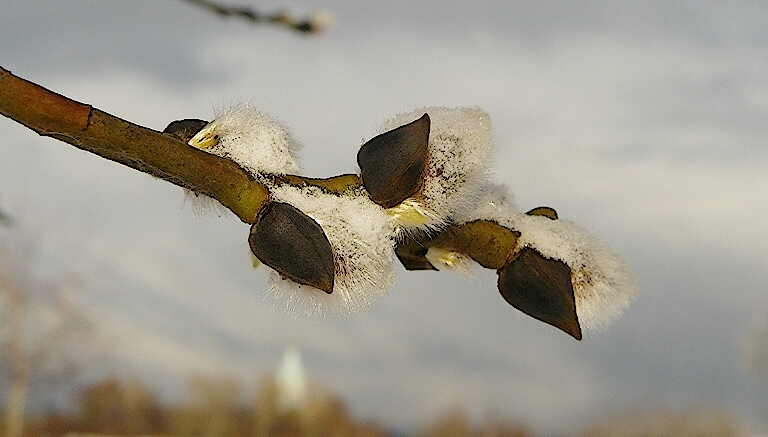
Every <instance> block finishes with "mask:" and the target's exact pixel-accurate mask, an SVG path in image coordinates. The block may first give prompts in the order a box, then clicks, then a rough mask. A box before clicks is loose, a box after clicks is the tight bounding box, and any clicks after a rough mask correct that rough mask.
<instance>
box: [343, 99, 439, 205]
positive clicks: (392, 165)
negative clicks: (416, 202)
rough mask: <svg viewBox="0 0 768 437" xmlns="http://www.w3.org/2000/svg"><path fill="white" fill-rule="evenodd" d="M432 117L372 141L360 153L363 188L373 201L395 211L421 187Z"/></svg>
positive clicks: (426, 116) (409, 124) (385, 133)
mask: <svg viewBox="0 0 768 437" xmlns="http://www.w3.org/2000/svg"><path fill="white" fill-rule="evenodd" d="M429 125H430V120H429V115H427V114H424V115H423V116H422V117H421V118H419V119H418V120H416V121H414V122H411V123H408V124H406V125H403V126H400V127H398V128H396V129H392V130H391V131H387V132H384V133H383V134H381V135H378V136H375V137H373V138H371V139H370V140H369V141H368V142H366V143H365V144H363V146H362V147H360V150H359V151H358V152H357V164H358V165H359V166H360V174H361V176H362V179H363V185H364V186H365V189H366V190H368V193H369V194H370V196H371V199H372V200H373V201H374V202H376V203H378V204H379V205H381V206H383V207H384V208H392V207H394V206H397V205H399V204H400V203H401V202H402V201H403V200H405V199H407V198H409V197H411V196H413V195H414V194H416V192H417V191H419V189H420V188H421V186H422V180H421V178H422V175H423V174H424V171H425V169H426V166H427V157H428V151H429V149H428V147H427V146H428V144H429Z"/></svg>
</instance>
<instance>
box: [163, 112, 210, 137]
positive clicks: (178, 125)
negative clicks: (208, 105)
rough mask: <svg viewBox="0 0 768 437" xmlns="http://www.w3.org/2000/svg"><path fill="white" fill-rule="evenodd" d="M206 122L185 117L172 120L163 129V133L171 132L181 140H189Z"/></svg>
mask: <svg viewBox="0 0 768 437" xmlns="http://www.w3.org/2000/svg"><path fill="white" fill-rule="evenodd" d="M207 124H208V122H207V121H205V120H199V119H196V118H185V119H184V120H176V121H172V122H170V123H169V124H168V126H166V127H165V129H164V130H163V133H164V134H171V135H173V136H175V137H176V138H178V139H180V140H181V141H182V142H185V143H186V142H189V140H191V139H192V137H194V136H195V134H196V133H198V132H200V131H201V130H202V129H203V128H204V127H205V126H206V125H207Z"/></svg>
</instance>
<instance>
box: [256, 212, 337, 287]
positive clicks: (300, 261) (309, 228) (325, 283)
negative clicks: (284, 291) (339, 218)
mask: <svg viewBox="0 0 768 437" xmlns="http://www.w3.org/2000/svg"><path fill="white" fill-rule="evenodd" d="M248 243H249V244H250V246H251V251H252V252H253V254H254V255H255V256H256V258H258V259H259V261H261V262H262V263H264V264H265V265H267V266H269V267H271V268H272V269H274V270H275V271H277V272H278V273H280V274H281V275H283V276H285V277H286V278H288V279H290V280H292V281H294V282H297V283H299V284H304V285H309V286H312V287H315V288H318V289H320V290H323V291H324V292H326V293H328V294H330V293H332V292H333V278H334V262H333V248H332V247H331V243H330V242H329V241H328V237H327V236H326V235H325V232H324V231H323V228H322V227H320V225H319V224H318V223H317V222H316V221H315V220H313V219H312V218H311V217H309V216H308V215H306V214H304V213H303V212H301V211H300V210H299V209H297V208H295V207H294V206H292V205H289V204H287V203H282V202H272V203H270V204H269V205H268V206H267V207H266V209H265V211H264V213H263V215H262V216H261V219H260V220H259V221H257V222H256V223H254V225H253V226H252V227H251V234H250V236H249V237H248Z"/></svg>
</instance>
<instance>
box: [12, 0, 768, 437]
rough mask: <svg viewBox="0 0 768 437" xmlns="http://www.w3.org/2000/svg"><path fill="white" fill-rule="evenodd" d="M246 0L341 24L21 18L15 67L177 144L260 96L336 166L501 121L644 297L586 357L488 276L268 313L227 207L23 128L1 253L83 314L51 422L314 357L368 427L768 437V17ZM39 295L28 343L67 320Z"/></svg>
mask: <svg viewBox="0 0 768 437" xmlns="http://www.w3.org/2000/svg"><path fill="white" fill-rule="evenodd" d="M236 4H249V5H251V6H253V7H254V8H255V9H257V10H259V11H263V12H273V11H275V10H280V9H285V10H286V11H288V12H290V13H291V14H296V15H298V16H302V14H311V13H313V12H315V11H316V10H318V9H327V10H330V11H332V12H333V13H334V14H335V16H336V24H335V26H334V27H333V28H332V29H330V30H329V31H328V32H326V33H323V34H320V35H315V36H306V35H302V34H298V33H296V32H292V31H290V30H286V29H284V28H279V27H275V26H269V25H259V26H253V25H251V24H249V23H247V22H245V21H242V20H237V19H230V20H223V19H220V18H219V17H217V16H215V15H213V14H211V13H210V12H207V11H205V10H203V9H200V8H198V7H195V6H193V5H191V4H189V3H187V2H182V1H174V0H166V1H156V0H152V1H149V0H146V1H139V0H132V1H123V2H115V1H112V2H104V1H80V0H78V1H75V0H73V1H67V2H50V1H42V0H40V1H36V0H25V1H5V2H3V3H2V4H0V65H2V66H3V67H4V68H6V69H9V70H11V71H12V72H13V73H14V74H16V75H18V76H21V77H23V78H26V79H28V80H31V81H33V82H36V83H38V84H41V85H43V86H45V87H47V88H49V89H51V90H54V91H56V92H58V93H61V94H63V95H65V96H68V97H70V98H73V99H75V100H78V101H81V102H85V103H89V104H92V105H93V106H95V107H97V108H99V109H102V110H104V111H107V112H109V113H111V114H114V115H116V116H118V117H121V118H124V119H126V120H130V121H132V122H135V123H138V124H141V125H144V126H147V127H150V128H154V129H157V130H162V129H163V128H164V127H165V125H166V124H167V123H168V122H170V121H172V120H175V119H181V118H203V119H210V118H211V117H212V115H213V111H214V108H222V107H226V105H228V104H231V103H234V102H241V101H250V102H251V103H252V104H253V105H254V106H257V107H258V108H260V109H262V110H264V111H265V112H268V113H270V114H272V115H274V116H276V117H278V118H279V119H280V120H282V121H284V122H285V123H286V124H288V125H289V126H290V128H291V130H292V132H293V134H294V135H295V137H296V138H297V139H298V140H299V141H300V142H301V143H303V144H304V148H303V150H302V152H301V158H302V159H301V161H302V163H303V171H304V174H306V175H309V176H314V177H327V176H332V175H337V174H341V173H351V172H356V171H357V167H356V162H355V153H356V150H357V148H358V147H359V145H360V144H361V142H362V141H364V140H366V139H369V138H370V137H371V136H372V135H373V134H374V133H375V132H376V128H377V126H378V124H379V123H381V122H382V121H383V120H384V119H386V118H387V117H388V116H391V115H394V114H396V113H398V112H404V111H411V110H413V109H414V108H416V107H421V106H428V105H444V106H474V105H477V106H480V107H481V108H483V109H485V110H486V111H487V112H488V113H489V114H490V116H491V120H492V121H493V123H494V129H495V140H496V145H497V149H498V153H497V157H498V158H497V160H496V163H495V169H494V170H495V177H496V178H497V180H498V181H500V182H503V183H505V184H508V185H509V186H510V188H511V190H512V191H513V192H514V193H515V200H516V203H517V204H518V205H519V207H520V208H521V209H523V210H527V209H530V208H533V207H536V206H540V205H547V206H552V207H554V208H556V209H557V211H558V213H559V214H560V216H561V217H563V218H568V219H571V220H574V221H576V222H578V223H580V224H582V225H583V226H585V227H588V228H590V229H592V230H594V231H595V232H596V233H597V234H598V235H600V236H601V237H602V238H603V239H604V240H606V241H607V242H608V243H610V244H611V245H612V246H613V247H614V248H615V249H616V250H618V251H619V252H621V253H623V254H624V255H625V256H626V258H627V259H628V261H629V262H630V264H631V265H632V266H633V268H634V269H635V272H636V274H637V276H638V278H639V282H640V286H641V290H642V292H641V295H640V297H639V299H638V300H637V302H635V304H634V305H633V306H631V307H630V308H629V310H628V311H627V312H626V314H625V315H624V316H623V317H622V318H621V319H619V321H618V322H616V323H615V324H614V325H613V326H611V327H610V328H609V329H608V330H607V331H605V332H598V333H593V334H592V335H587V336H586V337H585V339H584V341H582V342H576V341H574V340H573V339H571V338H570V337H568V336H567V335H566V334H564V333H562V332H559V331H557V330H555V329H554V328H551V327H549V326H548V325H545V324H543V323H540V322H537V321H535V320H533V319H531V318H529V317H527V316H525V315H523V314H522V313H519V312H517V311H516V310H514V309H513V308H512V307H510V306H508V305H507V304H506V303H505V302H504V301H503V299H502V298H501V296H500V295H499V293H498V291H496V286H495V284H496V275H495V273H494V272H490V271H488V272H482V273H480V274H478V275H477V276H476V277H475V278H472V279H463V278H460V277H458V276H455V275H451V274H446V273H442V274H437V273H433V272H421V273H408V272H405V271H404V270H403V269H402V268H400V272H399V274H398V283H397V285H396V286H395V287H394V288H393V289H392V290H391V292H390V293H389V295H388V296H386V297H384V298H382V299H380V300H379V301H378V302H376V304H375V305H374V306H373V308H372V309H371V310H370V311H368V312H364V313H362V314H360V315H357V316H355V317H353V318H350V319H349V320H319V319H314V318H309V319H307V318H300V319H297V318H296V317H294V316H292V315H286V314H285V313H284V311H282V308H281V307H279V306H278V307H275V306H274V305H273V300H272V299H271V297H269V296H267V297H266V298H265V297H264V293H263V289H264V286H265V274H264V272H262V271H258V270H257V271H252V269H251V266H250V258H249V256H248V246H247V243H246V238H247V232H248V227H247V226H246V225H244V224H242V223H240V222H239V221H238V220H237V219H236V218H235V217H234V216H233V215H231V214H229V213H225V214H224V216H223V217H222V218H219V217H216V216H215V215H214V216H213V217H212V218H209V219H201V218H197V217H195V216H194V214H193V212H192V208H191V207H190V205H189V204H188V203H185V201H184V197H183V195H182V190H181V189H180V188H178V187H176V186H173V185H170V184H168V183H165V182H162V181H158V180H154V179H152V178H151V177H149V176H147V175H145V174H143V173H139V172H137V171H134V170H131V169H128V168H126V167H122V166H120V165H118V164H115V163H113V162H109V161H106V160H104V159H102V158H99V157H96V156H94V155H90V154H88V153H86V152H82V151H79V150H77V149H75V148H73V147H72V146H69V145H67V144H64V143H61V142H58V141H55V140H53V139H49V138H42V137H38V136H37V135H36V134H34V133H33V132H32V131H30V130H27V129H26V128H23V127H22V126H20V125H18V124H16V123H14V122H13V121H11V120H9V119H6V118H1V119H0V133H1V134H2V135H0V211H3V213H4V214H5V215H7V216H8V217H10V218H11V219H12V220H13V222H12V226H3V227H0V232H1V233H2V237H3V241H4V242H5V243H3V244H5V245H6V246H7V247H12V248H15V249H12V250H7V251H5V252H0V253H3V257H2V258H0V263H5V264H6V265H12V268H11V269H10V271H12V272H15V273H16V274H18V275H19V276H21V277H24V278H27V279H26V280H27V281H29V283H30V284H32V285H29V286H28V287H27V288H29V289H35V290H37V289H39V288H40V287H38V286H36V285H34V284H36V283H46V284H49V283H57V284H59V285H60V286H61V287H62V288H66V289H67V290H69V291H68V292H67V293H66V295H67V296H68V297H67V299H66V301H67V302H68V304H67V305H66V310H67V311H70V312H71V313H72V314H75V315H76V316H77V318H78V320H84V321H87V323H85V322H84V323H81V324H79V325H78V327H77V329H79V331H78V330H75V331H72V332H75V333H79V334H78V335H76V336H74V337H75V338H77V339H78V340H76V341H75V343H73V344H76V347H75V346H73V347H66V348H63V349H65V350H64V351H60V352H61V353H59V354H53V355H55V357H53V358H49V359H48V360H50V361H52V362H53V364H56V365H57V366H59V367H61V368H62V369H65V371H64V370H62V371H59V370H55V369H58V368H59V367H56V366H53V367H54V368H55V369H54V370H55V371H45V370H40V371H39V372H37V374H39V375H43V376H45V375H47V376H45V377H42V376H41V377H40V382H39V384H36V380H34V379H33V384H32V385H31V387H32V390H31V392H30V394H29V395H30V399H29V401H30V402H29V410H30V411H33V412H34V411H37V412H46V411H48V412H50V411H66V410H67V409H68V408H70V409H71V408H73V407H72V400H71V397H70V396H68V395H69V394H72V393H76V392H79V391H81V390H82V388H83V387H85V386H86V385H87V384H97V383H99V381H104V378H106V377H109V376H110V375H114V378H116V380H115V381H116V382H115V384H118V385H119V384H120V383H125V381H140V382H141V384H143V385H145V386H146V387H148V390H149V389H151V391H152V392H153V393H156V396H158V402H162V403H165V404H168V405H172V404H174V403H177V402H182V401H184V400H185V399H188V396H189V390H188V389H187V388H188V387H189V386H190V378H192V379H193V380H194V379H195V378H197V379H198V380H201V379H202V380H205V381H207V380H210V379H211V378H219V379H221V380H226V381H230V383H232V384H236V385H237V386H239V387H242V393H244V394H243V395H242V397H243V398H249V397H251V396H252V395H253V393H254V392H255V391H257V390H258V388H257V387H259V386H260V385H259V384H260V383H261V381H263V379H264V377H265V375H269V374H271V373H272V372H273V371H274V370H275V369H276V368H277V367H278V365H279V363H280V360H281V357H282V354H283V351H284V350H285V349H286V347H287V346H288V345H289V344H294V345H296V346H297V347H298V348H300V350H301V353H302V356H303V364H304V368H305V370H306V373H307V375H308V378H309V379H310V380H311V381H314V382H315V383H317V384H321V385H322V386H324V387H327V388H328V389H329V390H331V391H333V392H334V393H336V394H337V395H338V396H339V397H340V398H342V399H345V400H346V402H347V404H348V406H349V411H350V414H352V415H354V416H355V417H358V418H361V420H371V421H375V422H377V423H380V424H382V425H383V426H384V427H385V428H386V429H388V430H393V431H398V432H411V431H414V430H418V429H421V428H422V427H423V426H424V425H425V424H426V423H428V422H431V421H434V420H437V419H438V418H439V417H441V415H443V414H445V413H446V412H448V411H461V412H463V413H462V414H463V415H464V418H465V419H466V420H467V421H469V422H470V423H479V422H481V421H483V420H485V418H487V417H495V418H502V419H504V420H509V421H515V422H517V423H522V424H525V425H526V426H527V427H529V428H530V429H531V430H534V431H535V432H537V433H542V434H545V435H546V434H553V433H557V434H561V435H565V434H569V435H570V434H571V433H574V432H576V431H579V430H582V429H588V428H590V427H591V426H593V425H591V424H599V423H602V422H605V421H610V420H615V419H612V418H615V417H617V415H619V416H622V417H624V415H627V414H629V415H631V414H635V413H631V414H630V413H623V412H626V411H635V412H637V411H641V412H642V411H656V410H657V409H664V410H669V411H675V412H678V413H679V412H682V413H679V414H682V415H683V416H685V415H686V414H687V413H685V412H688V411H715V412H717V414H724V415H725V417H727V420H733V421H735V422H737V423H738V424H739V427H743V429H746V430H751V431H754V432H757V431H759V430H766V429H768V424H767V423H766V422H767V419H768V372H767V371H765V370H763V371H762V372H761V371H760V369H765V367H761V365H760V364H759V363H760V362H761V359H762V360H765V352H762V355H761V352H760V351H761V348H762V350H765V349H767V348H768V341H765V340H763V341H762V343H761V340H760V338H762V337H761V334H760V333H761V332H764V331H768V269H767V268H766V267H768V231H766V218H765V217H766V215H768V152H767V151H766V144H767V143H768V74H766V72H768V8H765V5H764V4H763V3H762V2H758V1H756V2H729V3H725V2H696V3H691V2H685V1H680V2H677V1H670V2H662V3H658V2H654V3H651V2H636V1H618V2H614V1H610V2H609V1H606V2H591V3H589V5H585V4H581V3H580V2H562V3H560V2H558V3H549V2H510V1H497V2H459V1H422V2H409V1H399V0H393V1H388V2H344V1H338V0H317V1H314V0H313V1H304V2H301V1H292V0H287V1H263V2H258V3H249V2H246V1H245V0H243V1H242V2H240V3H236ZM19 260H22V261H19ZM61 284H64V285H61ZM53 288H55V287H53ZM37 294H38V296H37V297H36V298H35V299H36V300H32V301H28V302H32V304H31V305H30V306H31V307H33V308H36V309H37V310H36V311H37V312H34V311H33V312H29V313H27V314H29V317H30V320H31V322H29V323H30V326H31V327H30V328H27V329H29V330H30V334H29V336H30V338H33V337H34V335H38V336H40V335H42V334H41V333H40V330H41V329H42V328H41V327H46V326H49V325H50V326H54V327H57V326H58V325H55V323H54V324H52V325H51V320H54V321H55V320H56V317H58V316H56V317H54V316H52V315H51V314H53V315H56V314H62V312H61V310H60V308H61V305H60V304H59V303H58V302H60V299H59V300H57V299H55V298H50V297H46V296H39V294H40V293H37ZM3 305H4V308H6V309H7V308H9V305H8V303H7V302H6V303H4V304H3ZM48 307H50V311H43V310H40V308H48ZM57 311H58V312H57ZM38 313H39V314H38ZM67 314H69V313H67ZM35 317H37V318H35ZM8 320H9V319H8V317H7V316H6V319H4V320H0V321H8ZM81 325H84V326H81ZM3 329H5V330H4V331H2V332H5V333H7V328H3ZM57 329H58V328H57ZM54 331H56V329H54ZM6 337H7V335H6ZM41 338H42V340H39V341H37V340H36V341H37V343H36V346H35V347H39V346H40V345H45V344H46V339H47V337H45V336H44V335H43V337H41ZM84 339H85V340H84ZM53 344H62V343H61V342H59V341H55V342H53ZM760 345H761V346H760ZM42 349H45V348H42ZM4 350H5V351H6V352H7V350H8V349H7V348H6V349H4ZM1 352H2V351H0V355H1ZM44 355H45V354H41V355H40V356H41V357H42V356H44ZM63 355H68V356H69V357H68V358H67V359H63V358H62V356H63ZM761 356H762V358H761ZM6 358H7V357H6ZM40 359H41V360H43V359H44V358H40ZM62 360H63V361H66V363H64V364H62V362H63V361H62ZM67 363H68V365H65V364H67ZM73 363H74V364H77V365H74V366H73ZM762 363H763V366H764V365H765V361H762ZM42 367H45V366H42ZM49 367H50V366H49ZM73 367H79V369H80V370H79V371H72V370H71V369H72V368H73ZM62 372H63V373H62ZM67 372H69V373H67ZM52 375H54V376H55V375H59V377H52ZM62 375H64V376H62ZM0 378H3V379H0V396H3V398H5V397H7V394H8V390H9V389H10V382H9V381H10V379H9V376H8V372H7V371H0ZM206 378H208V379H206ZM120 381H123V382H120ZM107 382H108V381H107ZM191 386H193V387H194V384H191ZM214 403H216V402H214ZM659 411H660V410H659ZM637 414H646V413H637ZM676 414H677V413H676ZM702 417H705V418H710V419H711V418H712V417H714V416H713V414H709V413H706V414H703V415H702ZM724 420H726V419H724Z"/></svg>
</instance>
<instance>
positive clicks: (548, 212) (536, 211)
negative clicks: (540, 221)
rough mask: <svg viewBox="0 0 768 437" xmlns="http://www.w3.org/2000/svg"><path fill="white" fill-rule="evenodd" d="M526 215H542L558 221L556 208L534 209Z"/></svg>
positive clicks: (543, 207)
mask: <svg viewBox="0 0 768 437" xmlns="http://www.w3.org/2000/svg"><path fill="white" fill-rule="evenodd" d="M525 215H540V216H544V217H547V218H549V219H552V220H557V211H555V210H554V208H550V207H548V206H540V207H538V208H533V209H532V210H530V211H528V212H526V213H525Z"/></svg>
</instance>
